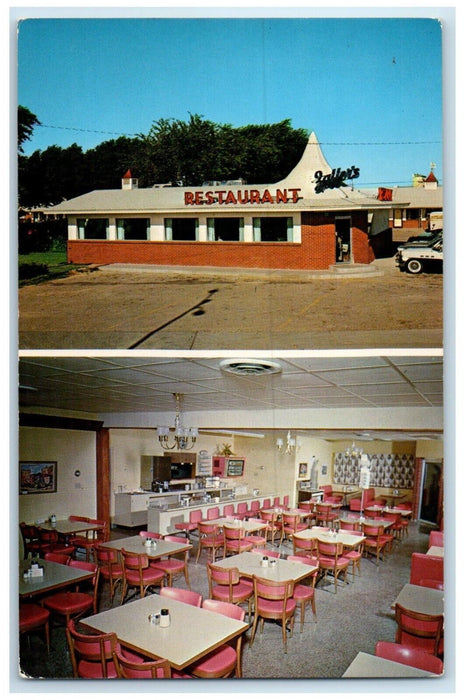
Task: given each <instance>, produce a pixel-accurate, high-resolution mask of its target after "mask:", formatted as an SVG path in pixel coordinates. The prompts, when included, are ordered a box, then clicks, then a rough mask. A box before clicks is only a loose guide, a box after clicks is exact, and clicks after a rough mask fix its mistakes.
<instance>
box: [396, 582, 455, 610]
mask: <svg viewBox="0 0 465 700" xmlns="http://www.w3.org/2000/svg"><path fill="white" fill-rule="evenodd" d="M396 603H399V605H402V607H403V608H407V610H413V611H414V612H419V613H424V614H426V615H442V614H443V613H444V591H440V590H437V589H436V588H427V587H426V586H416V585H414V584H413V583H406V584H405V586H404V587H403V588H402V590H401V592H400V593H399V595H398V596H397V598H396V599H395V601H394V603H393V604H392V607H393V608H395V605H396Z"/></svg>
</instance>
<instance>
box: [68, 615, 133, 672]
mask: <svg viewBox="0 0 465 700" xmlns="http://www.w3.org/2000/svg"><path fill="white" fill-rule="evenodd" d="M66 639H67V641H68V649H69V654H70V657H71V665H72V668H73V677H74V678H95V679H98V678H117V677H118V672H117V668H116V664H115V656H116V654H117V653H118V652H121V646H120V644H119V642H118V640H117V637H116V634H115V633H114V632H109V633H107V634H84V633H82V632H79V631H78V630H77V629H76V625H75V623H74V620H70V621H69V622H68V624H67V626H66ZM126 654H127V658H129V659H131V660H132V661H134V662H137V661H139V662H140V661H142V657H140V656H138V655H137V654H134V653H133V652H130V651H127V652H126Z"/></svg>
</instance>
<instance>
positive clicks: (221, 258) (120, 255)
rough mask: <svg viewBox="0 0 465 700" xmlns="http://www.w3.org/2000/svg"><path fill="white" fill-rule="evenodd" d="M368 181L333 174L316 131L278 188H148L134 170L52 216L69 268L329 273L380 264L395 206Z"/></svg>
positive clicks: (339, 170) (348, 171)
mask: <svg viewBox="0 0 465 700" xmlns="http://www.w3.org/2000/svg"><path fill="white" fill-rule="evenodd" d="M359 174H360V173H359V168H358V167H357V166H356V165H354V164H352V163H338V164H337V166H335V167H331V166H330V165H329V164H328V163H327V161H326V159H325V157H324V155H323V153H322V151H321V148H320V145H319V143H318V141H317V138H316V136H315V134H314V133H312V134H311V136H310V138H309V140H308V143H307V146H306V148H305V151H304V153H303V155H302V158H301V160H300V161H299V162H298V163H297V165H296V166H295V168H294V169H293V170H292V171H291V172H290V173H289V175H288V176H287V177H286V178H284V179H283V180H281V181H280V182H277V183H273V184H260V185H250V184H247V183H244V182H242V181H241V180H234V181H227V182H209V183H204V184H203V185H202V186H201V187H172V186H163V185H160V186H157V185H155V186H153V187H148V188H139V187H138V181H137V178H134V177H133V176H132V173H131V171H130V170H128V171H127V172H126V173H125V175H124V177H123V179H122V187H121V189H118V190H94V191H92V192H89V193H87V194H84V195H82V196H79V197H75V198H73V199H71V200H68V201H65V202H62V203H60V204H58V205H56V206H54V207H51V208H50V209H49V210H48V211H49V213H53V214H56V215H58V214H62V215H63V214H64V215H66V216H67V217H68V261H69V262H70V263H84V264H86V263H94V264H107V263H137V264H153V265H172V266H184V267H185V266H212V267H234V268H261V269H284V270H327V269H329V268H331V266H333V265H338V264H345V265H350V264H369V263H370V262H372V261H373V259H374V257H375V253H374V247H373V245H372V240H371V237H372V236H373V234H374V233H378V234H379V233H381V232H382V231H383V230H384V229H386V228H387V225H388V219H389V211H390V208H391V203H390V202H386V201H382V200H380V199H378V196H377V195H376V194H373V193H369V194H366V193H363V192H362V191H360V190H357V189H355V187H354V181H356V179H357V178H358V177H359ZM378 219H379V223H378V224H377V223H376V222H377V220H378ZM375 247H376V246H375Z"/></svg>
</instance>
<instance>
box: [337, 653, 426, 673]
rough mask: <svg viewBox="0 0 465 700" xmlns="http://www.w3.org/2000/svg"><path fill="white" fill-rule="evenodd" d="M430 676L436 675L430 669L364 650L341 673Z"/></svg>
mask: <svg viewBox="0 0 465 700" xmlns="http://www.w3.org/2000/svg"><path fill="white" fill-rule="evenodd" d="M432 676H434V677H438V676H437V675H436V674H435V673H431V672H430V671H423V670H422V669H420V668H415V667H414V666H407V665H406V664H400V663H398V662H397V661H391V660H390V659H383V658H381V657H380V656H375V655H374V654H367V653H366V652H364V651H359V652H358V654H357V655H356V657H355V658H354V660H353V661H352V662H351V664H350V665H349V666H348V667H347V669H346V670H345V672H344V673H343V675H342V677H343V678H430V677H432Z"/></svg>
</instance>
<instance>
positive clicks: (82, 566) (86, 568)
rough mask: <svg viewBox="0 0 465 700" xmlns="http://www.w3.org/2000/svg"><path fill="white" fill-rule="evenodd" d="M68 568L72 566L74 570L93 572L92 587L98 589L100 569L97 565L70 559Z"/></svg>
mask: <svg viewBox="0 0 465 700" xmlns="http://www.w3.org/2000/svg"><path fill="white" fill-rule="evenodd" d="M68 566H70V567H71V568H72V569H83V570H84V571H92V572H93V574H94V575H93V577H92V585H93V586H94V588H95V590H96V589H97V583H98V577H99V568H98V566H97V564H95V563H94V562H92V561H81V560H76V559H70V560H69V562H68Z"/></svg>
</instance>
